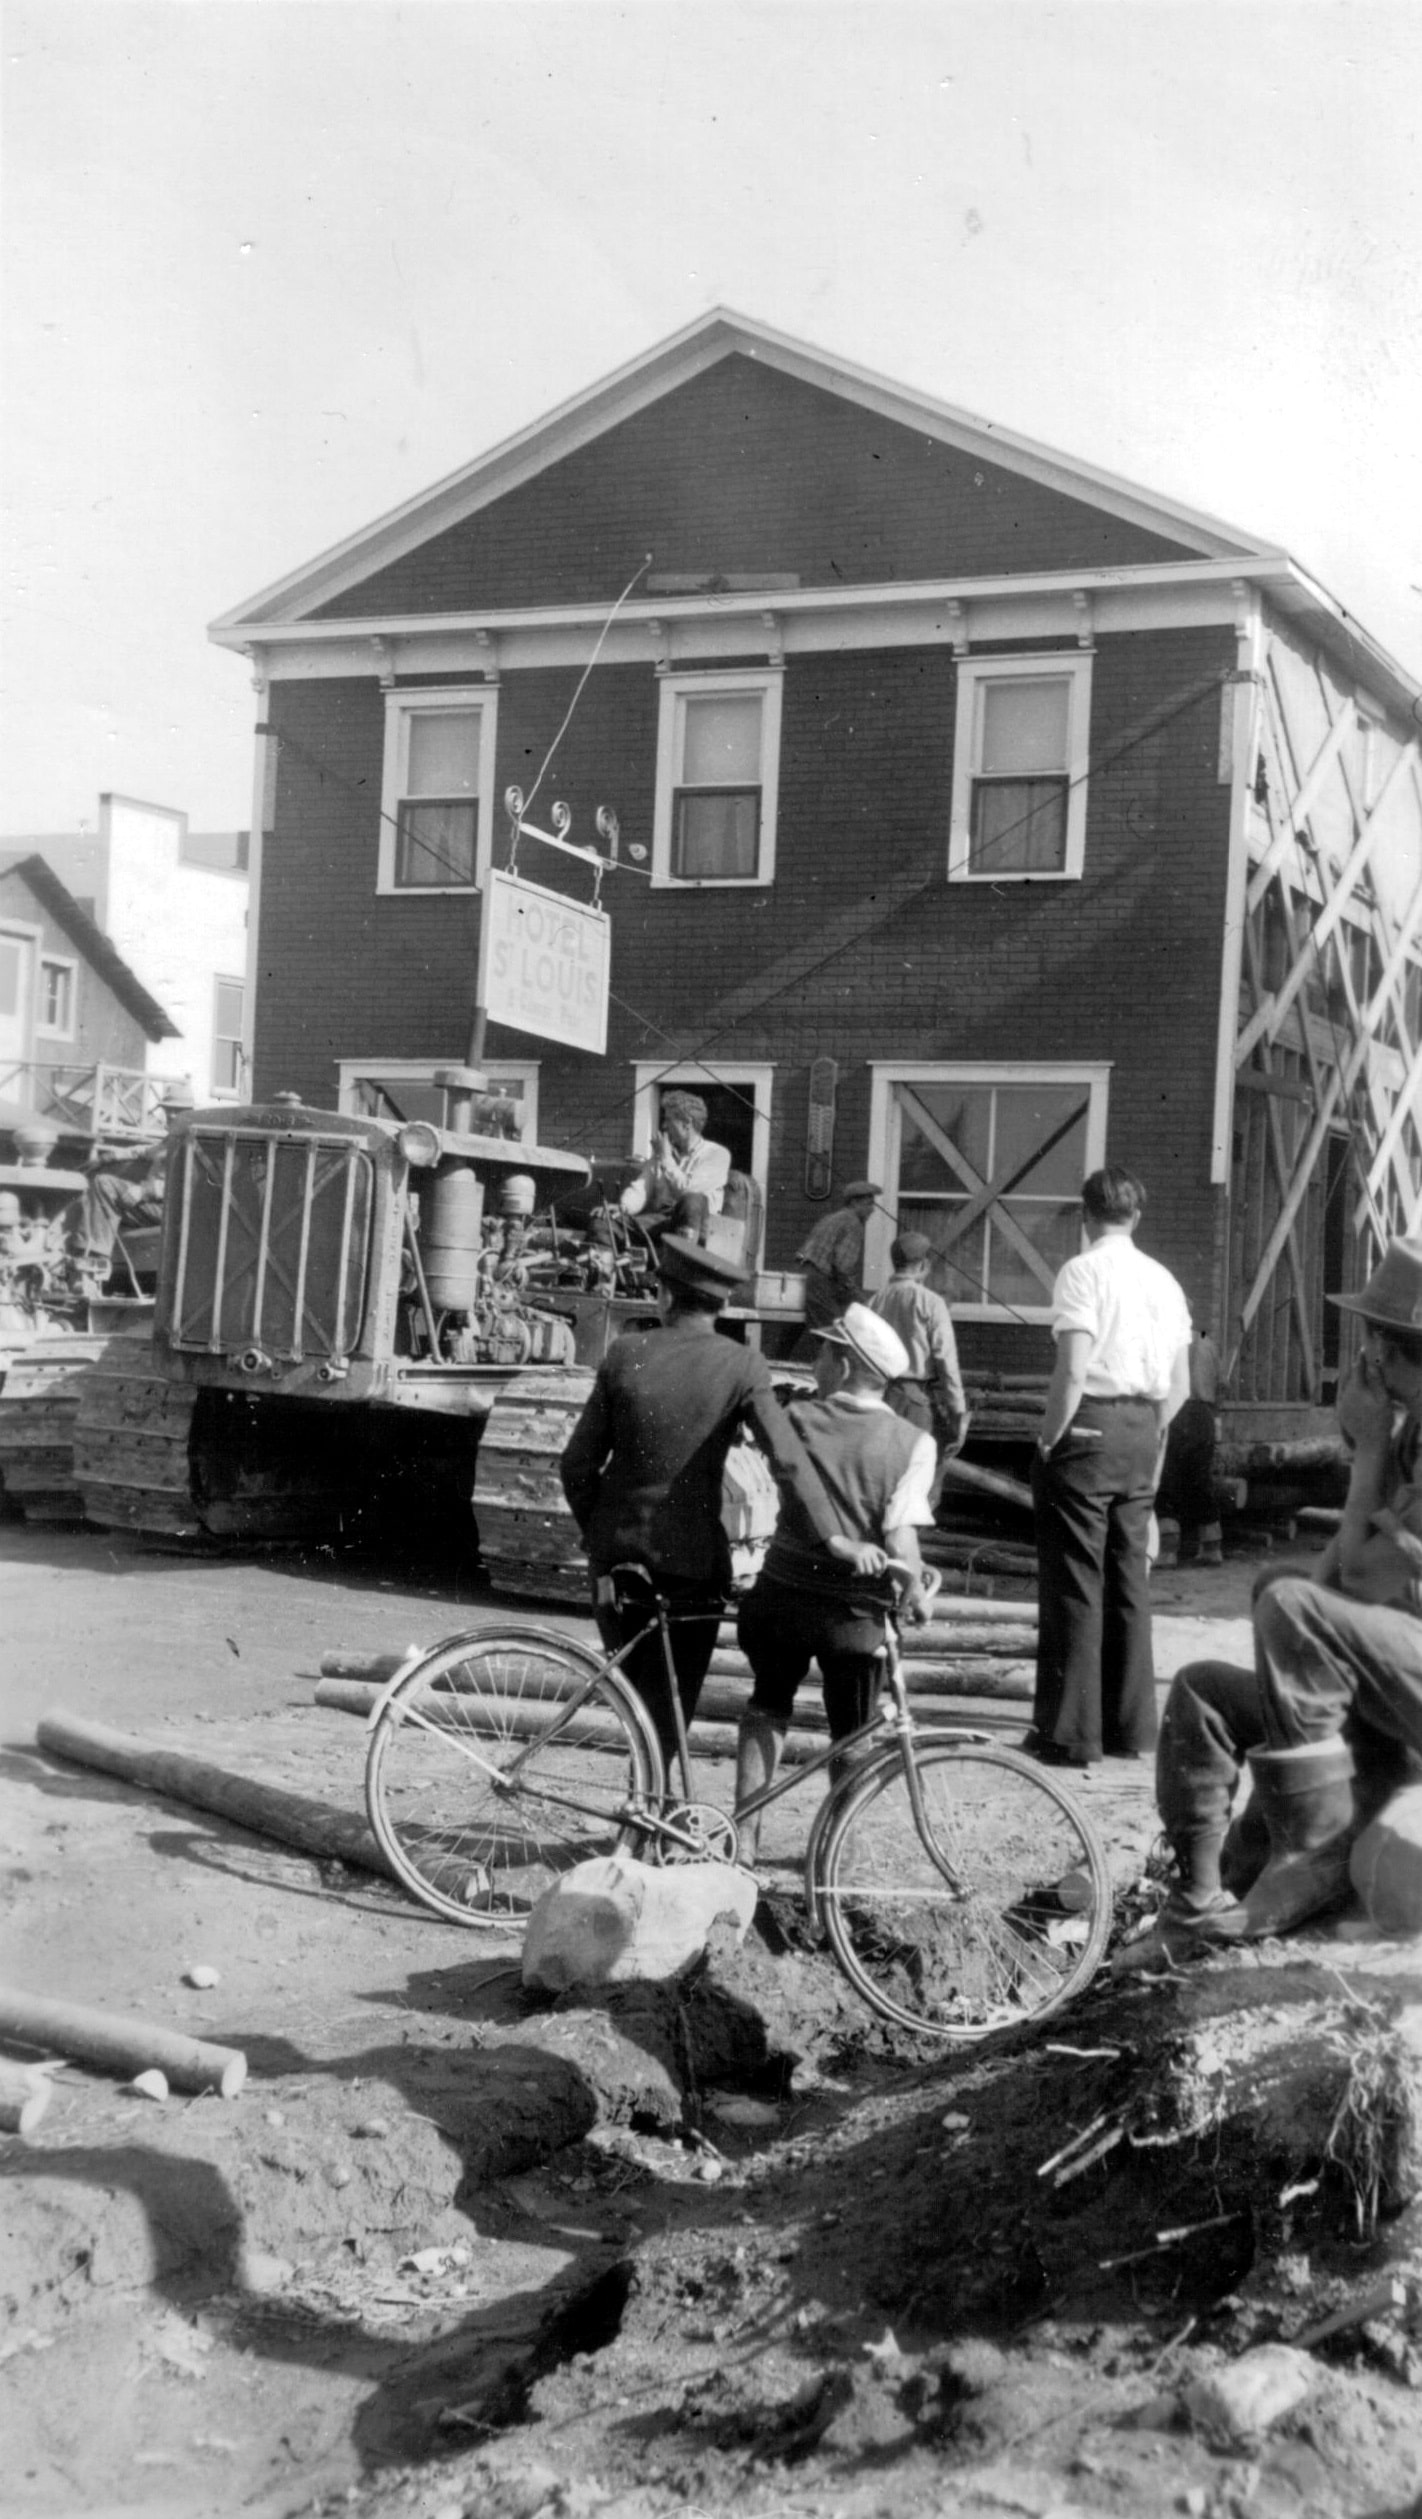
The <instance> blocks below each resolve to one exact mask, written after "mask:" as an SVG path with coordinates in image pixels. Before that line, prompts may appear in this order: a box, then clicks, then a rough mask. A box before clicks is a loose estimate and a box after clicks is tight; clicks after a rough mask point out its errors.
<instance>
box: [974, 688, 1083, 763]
mask: <svg viewBox="0 0 1422 2519" xmlns="http://www.w3.org/2000/svg"><path fill="white" fill-rule="evenodd" d="M981 691H982V719H981V726H982V741H981V743H980V744H979V746H978V758H977V761H976V762H975V764H974V767H975V768H977V769H979V770H981V771H982V772H983V774H984V776H985V777H988V778H1004V777H1007V778H1010V777H1011V776H1012V775H1013V774H1014V773H1015V772H1017V771H1021V770H1064V769H1066V768H1067V766H1068V761H1067V719H1068V711H1069V708H1070V703H1071V685H1070V683H1069V682H1067V681H1066V680H1065V679H1064V677H1062V676H1061V675H1057V676H1054V677H1053V679H1052V680H1051V681H1049V682H1019V681H1018V680H1017V679H1016V677H1015V676H1014V678H1013V679H1012V680H1011V681H1003V682H984V683H983V684H982V685H981Z"/></svg>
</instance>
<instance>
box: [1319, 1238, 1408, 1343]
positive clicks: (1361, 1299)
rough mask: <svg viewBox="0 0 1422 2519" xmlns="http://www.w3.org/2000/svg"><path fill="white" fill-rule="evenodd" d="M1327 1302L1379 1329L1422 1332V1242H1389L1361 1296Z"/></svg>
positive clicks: (1344, 1296) (1335, 1296)
mask: <svg viewBox="0 0 1422 2519" xmlns="http://www.w3.org/2000/svg"><path fill="white" fill-rule="evenodd" d="M1328 1300H1329V1302H1330V1303H1336V1304H1337V1306H1338V1308H1339V1310H1340V1312H1356V1313H1357V1314H1358V1315H1359V1317H1360V1319H1362V1320H1364V1321H1374V1322H1376V1324H1377V1326H1378V1328H1379V1329H1405V1330H1422V1242H1389V1244H1388V1246H1387V1250H1386V1251H1385V1253H1384V1255H1383V1257H1382V1259H1381V1260H1380V1261H1379V1263H1378V1265H1377V1267H1376V1268H1375V1269H1374V1270H1373V1273H1372V1275H1371V1277H1370V1278H1369V1279H1368V1282H1367V1284H1366V1285H1365V1286H1364V1288H1363V1291H1362V1293H1361V1294H1331V1295H1330V1296H1329V1298H1328Z"/></svg>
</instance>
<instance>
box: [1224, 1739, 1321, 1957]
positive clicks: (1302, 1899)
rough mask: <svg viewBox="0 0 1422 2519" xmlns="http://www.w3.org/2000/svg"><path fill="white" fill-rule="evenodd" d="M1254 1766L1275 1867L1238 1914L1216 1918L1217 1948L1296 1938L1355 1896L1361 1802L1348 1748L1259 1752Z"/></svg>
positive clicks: (1315, 1745)
mask: <svg viewBox="0 0 1422 2519" xmlns="http://www.w3.org/2000/svg"><path fill="white" fill-rule="evenodd" d="M1249 1766H1250V1772H1251V1774H1252V1776H1253V1778H1254V1793H1255V1798H1256V1800H1257V1801H1258V1803H1259V1806H1260V1809H1261V1810H1262V1812H1263V1814H1264V1817H1265V1819H1266V1820H1267V1821H1268V1825H1269V1845H1270V1854H1269V1860H1268V1862H1267V1863H1266V1864H1265V1866H1264V1869H1263V1871H1262V1872H1261V1873H1260V1875H1259V1878H1258V1879H1257V1881H1256V1882H1255V1883H1254V1886H1253V1888H1252V1889H1250V1890H1249V1891H1248V1892H1247V1894H1246V1896H1245V1897H1244V1898H1243V1900H1242V1901H1241V1903H1240V1904H1239V1906H1238V1907H1236V1908H1235V1909H1234V1911H1233V1913H1232V1914H1228V1915H1225V1914H1222V1915H1216V1916H1212V1917H1211V1918H1210V1921H1209V1927H1208V1930H1207V1938H1208V1939H1209V1940H1211V1941H1233V1942H1260V1941H1263V1940H1265V1939H1266V1938H1267V1937H1268V1936H1269V1935H1270V1934H1274V1933H1291V1932H1292V1931H1293V1930H1294V1927H1295V1926H1296V1925H1299V1924H1307V1923H1308V1922H1309V1920H1310V1918H1311V1917H1313V1916H1316V1915H1322V1914H1324V1913H1325V1912H1326V1910H1327V1909H1328V1908H1330V1907H1334V1906H1337V1905H1338V1904H1339V1903H1340V1902H1341V1900H1342V1899H1344V1898H1345V1897H1346V1896H1347V1894H1348V1888H1349V1881H1348V1852H1349V1848H1350V1847H1351V1845H1352V1843H1353V1839H1354V1838H1355V1837H1356V1835H1357V1833H1358V1801H1357V1793H1356V1790H1355V1787H1354V1777H1353V1752H1352V1750H1351V1748H1350V1747H1349V1744H1348V1743H1347V1741H1345V1740H1341V1739H1339V1738H1337V1737H1335V1738H1333V1739H1332V1740H1325V1741H1309V1742H1306V1743H1305V1744H1304V1745H1303V1746H1302V1747H1300V1748H1297V1749H1254V1750H1251V1751H1250V1753H1249Z"/></svg>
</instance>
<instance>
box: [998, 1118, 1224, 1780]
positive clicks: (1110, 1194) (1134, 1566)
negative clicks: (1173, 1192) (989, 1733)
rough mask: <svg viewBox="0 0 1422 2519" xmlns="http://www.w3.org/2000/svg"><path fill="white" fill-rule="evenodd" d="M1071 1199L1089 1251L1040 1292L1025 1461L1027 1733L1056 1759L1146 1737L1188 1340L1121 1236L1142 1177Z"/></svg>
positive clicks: (1140, 1749) (1081, 1757)
mask: <svg viewBox="0 0 1422 2519" xmlns="http://www.w3.org/2000/svg"><path fill="white" fill-rule="evenodd" d="M1081 1203H1082V1209H1083V1222H1084V1226H1085V1232H1086V1240H1087V1248H1086V1250H1084V1251H1083V1252H1082V1253H1081V1254H1080V1256H1079V1257H1078V1258H1076V1259H1072V1260H1068V1261H1067V1264H1066V1266H1065V1268H1063V1269H1062V1270H1060V1272H1059V1273H1058V1276H1057V1281H1056V1284H1055V1285H1054V1287H1053V1289H1052V1335H1053V1337H1054V1338H1055V1340H1056V1363H1055V1366H1054V1368H1053V1372H1052V1378H1051V1382H1050V1384H1049V1386H1048V1390H1047V1400H1046V1408H1045V1411H1044V1414H1043V1419H1042V1431H1041V1434H1040V1436H1039V1438H1038V1443H1037V1456H1036V1459H1035V1461H1034V1462H1033V1465H1032V1494H1033V1499H1034V1502H1035V1504H1036V1509H1037V1589H1038V1596H1039V1608H1038V1638H1037V1687H1036V1696H1035V1700H1034V1703H1033V1709H1032V1730H1031V1731H1030V1732H1029V1733H1028V1735H1027V1740H1026V1744H1025V1746H1026V1747H1027V1748H1028V1749H1030V1750H1031V1751H1033V1752H1034V1753H1035V1755H1036V1756H1037V1757H1039V1758H1040V1759H1042V1760H1043V1761H1044V1763H1046V1764H1048V1765H1051V1766H1070V1767H1088V1766H1090V1765H1092V1764H1093V1762H1094V1761H1095V1760H1096V1759H1098V1758H1100V1757H1101V1756H1102V1754H1103V1751H1104V1753H1105V1754H1106V1755H1107V1756H1111V1757H1122V1758H1137V1757H1141V1756H1144V1755H1145V1753H1146V1752H1147V1751H1149V1750H1150V1749H1151V1748H1153V1746H1154V1743H1155V1735H1156V1716H1155V1672H1154V1667H1153V1664H1152V1661H1151V1635H1150V1575H1149V1563H1148V1559H1147V1555H1146V1539H1147V1533H1148V1530H1149V1527H1150V1515H1151V1502H1152V1499H1153V1497H1154V1494H1155V1489H1156V1485H1157V1482H1158V1479H1159V1476H1160V1464H1161V1460H1162V1458H1163V1455H1164V1448H1165V1430H1166V1427H1167V1426H1168V1425H1169V1423H1170V1420H1171V1418H1172V1417H1173V1416H1174V1415H1175V1414H1176V1412H1177V1410H1178V1409H1179V1408H1180V1407H1181V1406H1182V1405H1183V1403H1184V1401H1185V1399H1186V1397H1187V1395H1188V1392H1189V1350H1190V1313H1189V1308H1188V1306H1187V1304H1186V1301H1185V1297H1184V1295H1183V1293H1182V1292H1181V1290H1180V1288H1179V1286H1178V1285H1177V1284H1176V1282H1175V1279H1174V1278H1173V1277H1172V1276H1171V1275H1170V1273H1169V1271H1168V1270H1167V1269H1164V1268H1162V1267H1161V1266H1160V1265H1159V1263H1158V1261H1156V1260H1151V1259H1147V1258H1146V1256H1145V1254H1144V1252H1143V1251H1138V1250H1137V1249H1136V1247H1135V1243H1134V1241H1133V1239H1132V1237H1133V1235H1134V1233H1135V1229H1136V1226H1137V1224H1138V1223H1139V1221H1140V1215H1141V1210H1142V1208H1143V1207H1144V1205H1145V1191H1144V1190H1143V1189H1142V1187H1141V1185H1140V1182H1139V1181H1137V1180H1136V1179H1135V1178H1134V1176H1133V1175H1132V1174H1131V1173H1129V1172H1125V1171H1122V1170H1120V1169H1119V1167H1116V1166H1108V1167H1107V1168H1106V1169H1105V1170H1103V1171H1100V1172H1093V1173H1092V1175H1091V1177H1090V1179H1089V1180H1088V1181H1087V1182H1086V1183H1085V1185H1084V1187H1083V1190H1082V1202H1081Z"/></svg>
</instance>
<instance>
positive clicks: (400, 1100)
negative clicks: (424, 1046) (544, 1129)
mask: <svg viewBox="0 0 1422 2519" xmlns="http://www.w3.org/2000/svg"><path fill="white" fill-rule="evenodd" d="M458 1064H459V1061H458V1060H457V1059H448V1058H343V1059H342V1060H341V1062H340V1068H339V1074H340V1091H339V1096H338V1099H337V1103H336V1108H337V1109H338V1110H340V1111H346V1112H349V1113H350V1115H351V1117H352V1118H353V1119H377V1120H395V1121H397V1122H398V1121H400V1120H432V1121H433V1123H434V1125H435V1127H436V1128H443V1126H444V1093H443V1089H442V1088H441V1087H440V1086H439V1085H437V1084H435V1083H434V1081H433V1079H434V1075H435V1071H436V1069H438V1068H441V1067H449V1066H457V1065H458ZM538 1069H539V1061H538V1060H537V1059H536V1058H501V1059H497V1060H495V1061H493V1062H492V1063H489V1064H486V1065H485V1067H484V1069H483V1071H482V1072H483V1073H484V1074H485V1075H487V1077H488V1079H489V1086H488V1090H489V1096H490V1099H491V1100H492V1101H496V1102H511V1103H512V1104H513V1105H514V1108H515V1110H516V1112H517V1115H518V1134H519V1138H520V1141H521V1143H522V1144H524V1145H526V1146H536V1145H537V1143H538Z"/></svg>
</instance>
